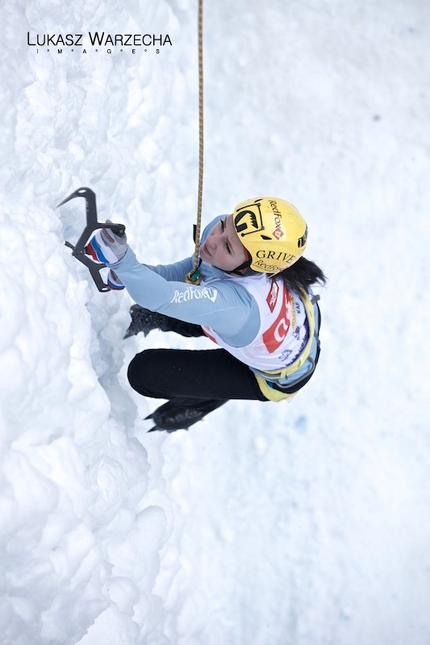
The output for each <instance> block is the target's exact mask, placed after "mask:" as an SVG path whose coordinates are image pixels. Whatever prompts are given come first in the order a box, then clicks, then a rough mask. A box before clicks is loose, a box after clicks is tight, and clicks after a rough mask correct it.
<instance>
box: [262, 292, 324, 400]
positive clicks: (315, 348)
mask: <svg viewBox="0 0 430 645" xmlns="http://www.w3.org/2000/svg"><path fill="white" fill-rule="evenodd" d="M319 299H320V297H319V295H314V294H312V295H311V297H309V296H308V295H307V294H306V296H305V297H304V298H303V303H304V306H305V310H306V315H307V320H308V325H309V338H308V342H307V343H306V346H305V348H304V349H303V351H302V352H301V354H300V355H299V356H298V358H297V359H296V360H295V361H294V363H292V364H291V365H289V366H288V367H285V368H284V369H282V370H277V371H274V372H261V371H256V370H255V377H256V379H257V382H258V385H259V387H260V390H261V391H262V393H263V394H264V396H265V397H266V398H268V399H269V400H270V401H282V400H283V399H290V398H292V397H293V396H294V395H295V394H296V392H297V391H298V390H299V389H300V388H301V387H302V386H303V385H304V384H305V382H306V381H308V380H309V379H310V378H311V376H312V374H313V372H314V370H315V367H316V364H317V362H318V358H319V353H320V341H319V338H318V333H319V329H320V323H321V315H320V310H319V306H318V300H319ZM302 368H303V369H302ZM294 375H296V378H294ZM292 390H293V391H292Z"/></svg>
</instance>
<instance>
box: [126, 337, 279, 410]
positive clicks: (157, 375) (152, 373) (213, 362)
mask: <svg viewBox="0 0 430 645" xmlns="http://www.w3.org/2000/svg"><path fill="white" fill-rule="evenodd" d="M128 380H129V382H130V385H131V386H132V388H133V389H135V390H136V392H139V394H142V395H143V396H150V397H153V398H155V399H169V400H173V401H176V402H178V403H179V402H180V403H183V404H184V407H196V408H197V409H199V410H200V409H201V410H204V409H205V403H206V404H209V402H216V401H218V402H224V403H225V402H226V401H228V400H229V399H251V400H257V401H267V399H266V397H265V396H264V394H262V392H261V390H260V388H259V387H258V383H257V380H256V378H255V376H254V374H253V373H252V372H251V370H250V369H249V367H247V366H246V365H244V364H243V363H241V362H240V361H238V360H237V359H236V358H234V356H232V355H231V354H229V353H228V352H227V351H226V350H225V349H205V350H186V349H147V350H145V351H143V352H141V353H140V354H137V355H136V356H135V357H134V358H133V360H132V361H131V363H130V365H129V367H128ZM215 407H218V406H215ZM212 409H214V408H212ZM208 411H209V410H208Z"/></svg>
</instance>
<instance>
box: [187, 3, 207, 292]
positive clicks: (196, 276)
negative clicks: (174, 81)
mask: <svg viewBox="0 0 430 645" xmlns="http://www.w3.org/2000/svg"><path fill="white" fill-rule="evenodd" d="M198 4H199V9H198V25H197V33H198V59H199V182H198V191H197V223H196V224H195V226H194V243H195V250H194V260H193V270H192V271H190V273H188V275H187V276H186V278H185V281H186V282H189V283H191V284H199V283H200V269H199V266H200V262H199V250H200V232H201V223H202V201H203V154H204V121H203V0H198Z"/></svg>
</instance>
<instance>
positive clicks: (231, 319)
mask: <svg viewBox="0 0 430 645" xmlns="http://www.w3.org/2000/svg"><path fill="white" fill-rule="evenodd" d="M307 234H308V229H307V226H306V222H305V220H304V219H303V217H302V216H301V215H300V213H299V212H298V211H297V210H296V208H295V207H294V206H293V205H292V204H290V203H288V202H286V201H284V200H282V199H278V198H275V197H262V198H258V199H252V200H249V201H246V202H242V203H241V204H239V205H238V206H236V208H235V209H234V211H233V213H232V214H231V215H222V216H219V217H216V218H215V219H214V220H212V222H211V223H210V224H209V225H208V226H207V227H206V228H205V230H204V231H203V235H202V238H201V243H200V261H201V265H200V271H201V282H200V284H199V285H195V284H189V283H186V282H185V276H186V275H187V274H188V273H189V272H190V271H191V270H192V268H193V259H192V257H189V258H186V259H185V260H182V261H180V262H176V263H174V264H169V265H158V266H149V265H146V264H141V263H140V262H138V261H137V259H136V256H135V254H134V253H133V251H132V250H131V248H130V247H129V246H128V245H127V240H126V237H125V235H123V236H118V235H115V234H114V233H113V232H112V231H111V230H110V229H100V230H99V231H98V232H97V233H96V234H95V235H94V236H93V237H92V238H91V240H90V242H89V243H88V246H87V253H89V254H90V255H91V256H92V257H93V259H95V260H97V261H99V262H104V263H105V264H107V265H108V267H109V268H110V269H111V272H110V277H109V284H110V286H111V287H112V288H121V287H122V286H125V288H126V289H127V291H128V292H129V294H130V295H131V297H132V298H133V300H134V301H135V302H136V303H137V304H135V305H133V306H132V307H131V310H130V313H131V317H132V321H131V324H130V327H129V329H128V330H127V332H126V337H127V336H131V335H133V334H137V333H138V332H139V331H143V332H144V333H145V335H146V334H147V333H148V332H149V331H150V330H151V329H161V330H163V331H175V332H177V333H179V334H182V335H184V336H203V335H205V336H207V337H208V338H210V339H211V340H213V341H214V342H215V343H216V344H217V346H218V348H217V349H208V350H181V349H179V350H177V349H147V350H145V351H143V352H140V353H139V354H137V355H136V356H135V357H134V359H133V360H132V361H131V363H130V365H129V368H128V379H129V382H130V384H131V386H132V387H133V388H134V389H135V390H136V391H137V392H139V393H140V394H142V395H143V396H149V397H154V398H157V399H160V398H161V399H168V401H167V403H164V404H163V405H161V406H160V407H159V408H158V409H157V410H156V411H155V412H153V413H152V414H151V415H150V416H149V417H148V418H151V419H153V422H154V423H155V425H154V427H153V428H152V429H151V431H152V430H166V431H167V432H173V431H175V430H178V429H180V428H183V429H188V428H189V426H191V425H192V424H194V423H196V422H197V421H199V420H200V419H202V418H203V417H204V416H205V415H206V414H207V413H208V412H210V411H212V410H214V409H216V408H218V407H219V406H221V405H223V404H224V403H226V402H227V401H228V400H229V399H254V400H259V401H281V400H282V399H287V398H289V397H291V396H292V395H293V394H295V393H296V392H297V391H298V390H299V389H300V388H302V387H303V386H304V385H305V383H306V382H307V381H308V380H309V379H310V378H311V376H312V374H313V372H314V369H315V366H316V364H317V362H318V358H319V351H320V346H319V340H318V334H319V328H320V312H319V307H318V304H317V302H316V298H315V297H314V295H313V293H312V289H311V286H312V285H313V284H315V283H317V282H319V283H320V284H324V283H325V280H326V279H325V276H324V273H323V272H322V270H321V269H320V268H319V267H318V266H317V265H316V264H315V263H314V262H311V261H310V260H307V259H306V258H304V257H303V252H304V250H305V248H306V242H307Z"/></svg>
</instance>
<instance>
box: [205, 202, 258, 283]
mask: <svg viewBox="0 0 430 645" xmlns="http://www.w3.org/2000/svg"><path fill="white" fill-rule="evenodd" d="M200 257H201V259H202V260H203V261H204V262H207V263H208V264H212V266H214V267H217V268H218V269H221V270H222V271H233V270H234V269H236V267H238V266H240V265H241V264H243V263H244V262H245V261H246V259H247V257H248V255H247V253H246V251H245V247H244V246H243V245H242V242H241V241H240V240H239V237H238V235H237V233H236V230H235V228H234V225H233V215H228V216H227V217H225V218H224V219H222V220H220V221H219V222H218V223H217V224H215V226H214V227H213V229H212V230H211V232H210V233H209V235H208V237H207V238H206V241H205V242H204V244H202V245H201V247H200Z"/></svg>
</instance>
